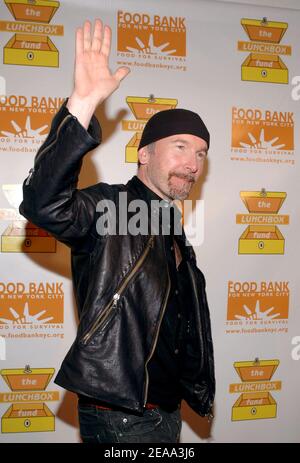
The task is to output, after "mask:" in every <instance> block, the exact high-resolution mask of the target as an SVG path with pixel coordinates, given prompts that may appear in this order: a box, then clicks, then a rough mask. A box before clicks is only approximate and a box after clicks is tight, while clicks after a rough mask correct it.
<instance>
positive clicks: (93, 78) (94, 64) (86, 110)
mask: <svg viewBox="0 0 300 463" xmlns="http://www.w3.org/2000/svg"><path fill="white" fill-rule="evenodd" d="M110 46H111V29H110V27H109V26H104V27H103V25H102V22H101V20H100V19H96V20H95V25H94V32H93V35H92V33H91V23H90V21H85V23H84V26H83V27H79V28H77V30H76V57H75V72H74V90H73V93H72V95H71V96H70V98H69V101H68V103H67V107H68V109H69V111H70V112H71V113H72V114H74V115H75V116H76V117H77V118H78V119H79V121H80V122H81V124H82V125H83V126H84V127H86V128H87V127H88V124H89V121H90V118H91V117H92V115H93V112H94V111H95V109H96V107H97V106H98V104H100V103H101V102H102V101H104V100H105V99H106V98H107V97H108V96H109V95H111V94H112V93H113V92H114V91H115V90H116V89H117V88H118V87H119V85H120V82H121V80H122V79H124V77H126V76H127V74H128V73H129V72H130V70H129V68H127V67H120V68H118V69H117V70H116V72H115V73H112V72H111V71H110V69H109V66H108V60H109V54H110Z"/></svg>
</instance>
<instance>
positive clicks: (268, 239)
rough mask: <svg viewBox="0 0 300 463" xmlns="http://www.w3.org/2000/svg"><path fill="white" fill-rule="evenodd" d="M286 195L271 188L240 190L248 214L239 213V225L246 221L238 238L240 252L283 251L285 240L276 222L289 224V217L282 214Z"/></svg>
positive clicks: (237, 221)
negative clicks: (244, 227)
mask: <svg viewBox="0 0 300 463" xmlns="http://www.w3.org/2000/svg"><path fill="white" fill-rule="evenodd" d="M286 196H287V194H286V193H284V192H277V191H269V192H267V191H266V190H265V189H264V188H262V189H261V191H241V192H240V197H241V199H242V201H243V203H244V204H245V206H246V208H247V209H248V211H249V214H237V216H236V223H237V224H247V225H248V226H247V228H246V230H244V232H243V233H242V235H241V236H240V238H239V244H238V253H239V254H284V247H285V239H284V236H283V235H282V233H281V231H280V230H279V228H278V226H277V225H279V224H280V225H288V224H289V216H288V215H279V214H278V211H279V209H280V208H281V206H282V204H283V202H284V200H285V198H286Z"/></svg>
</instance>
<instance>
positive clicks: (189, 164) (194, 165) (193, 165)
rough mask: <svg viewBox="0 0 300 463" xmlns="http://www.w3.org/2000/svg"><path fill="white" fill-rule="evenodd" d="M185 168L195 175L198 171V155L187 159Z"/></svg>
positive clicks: (192, 155)
mask: <svg viewBox="0 0 300 463" xmlns="http://www.w3.org/2000/svg"><path fill="white" fill-rule="evenodd" d="M185 167H186V169H187V170H188V171H189V172H192V173H193V174H195V173H196V172H197V171H198V169H199V161H198V159H197V155H196V154H190V155H189V156H188V158H187V159H186V164H185Z"/></svg>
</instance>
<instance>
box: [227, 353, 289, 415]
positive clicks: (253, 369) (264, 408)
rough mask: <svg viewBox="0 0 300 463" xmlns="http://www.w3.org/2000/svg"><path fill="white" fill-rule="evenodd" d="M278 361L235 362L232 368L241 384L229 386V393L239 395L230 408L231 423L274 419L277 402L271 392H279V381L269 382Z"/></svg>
mask: <svg viewBox="0 0 300 463" xmlns="http://www.w3.org/2000/svg"><path fill="white" fill-rule="evenodd" d="M279 363H280V362H279V360H277V359H275V360H259V359H258V358H256V359H255V360H254V361H252V362H251V361H250V362H249V361H242V362H235V363H234V368H235V370H236V372H237V374H238V375H239V377H240V379H241V381H242V383H241V384H240V383H238V384H230V386H229V393H230V394H236V393H240V396H239V398H238V399H237V400H236V402H235V403H234V405H233V407H232V413H231V420H232V421H246V420H259V419H267V418H276V416H277V402H276V401H275V399H274V397H273V396H272V394H271V391H272V392H273V391H280V390H281V381H271V378H272V376H273V375H274V373H275V371H276V370H277V368H278V365H279Z"/></svg>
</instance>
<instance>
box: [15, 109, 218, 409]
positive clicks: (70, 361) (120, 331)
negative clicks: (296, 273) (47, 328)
mask: <svg viewBox="0 0 300 463" xmlns="http://www.w3.org/2000/svg"><path fill="white" fill-rule="evenodd" d="M66 101H67V100H66ZM66 101H65V103H64V104H63V106H62V107H61V108H60V110H59V112H58V113H57V114H56V116H55V117H54V119H53V121H52V125H51V130H50V133H49V135H48V137H47V139H46V140H45V142H44V144H43V145H42V146H41V148H40V149H39V151H38V153H37V155H36V158H35V163H34V168H33V169H31V171H30V174H29V176H28V177H27V179H26V180H25V181H24V184H23V202H22V203H21V206H20V213H21V214H22V215H23V216H25V217H26V218H27V219H29V220H30V221H31V222H32V223H34V224H36V225H37V226H39V227H41V228H43V229H45V230H47V231H48V232H50V233H51V234H52V235H53V236H54V237H56V238H57V239H58V240H60V241H62V242H63V243H65V244H67V245H68V246H70V247H71V251H72V278H73V284H74V289H75V296H76V302H77V307H78V311H79V320H80V321H79V326H78V332H77V336H76V339H75V341H74V343H73V345H72V346H71V348H70V350H69V352H68V353H67V355H66V357H65V359H64V361H63V363H62V366H61V368H60V370H59V372H58V374H57V376H56V378H55V382H56V383H57V384H59V385H60V386H62V387H64V388H65V389H68V390H71V391H73V392H76V393H80V394H84V395H87V396H90V397H93V398H96V399H98V400H101V401H104V402H107V403H111V404H114V405H115V406H119V407H125V408H128V409H131V410H132V411H135V412H142V411H143V407H144V404H145V403H146V401H147V390H148V372H147V363H148V362H149V360H150V358H151V357H152V355H153V352H154V350H155V346H156V343H157V339H158V334H159V328H160V324H161V320H162V317H163V314H164V311H165V308H166V304H167V300H168V295H169V291H170V277H169V274H168V267H167V261H166V256H165V249H164V239H163V237H162V236H161V235H155V234H152V235H151V234H148V235H142V234H139V235H136V236H133V235H131V234H124V235H121V234H119V235H115V236H111V235H106V236H101V235H99V234H98V233H97V230H96V223H97V218H99V213H97V210H96V206H97V203H98V201H100V200H102V199H109V200H112V201H113V202H114V204H115V205H116V210H117V211H118V207H119V192H127V201H128V202H129V201H131V200H133V199H138V198H139V197H140V196H139V191H138V182H135V181H134V178H133V179H131V180H129V182H128V183H127V184H126V185H108V184H106V183H98V184H96V185H93V186H91V187H88V188H85V189H82V190H77V189H76V185H77V179H78V174H79V171H80V167H81V163H82V158H83V156H84V155H85V154H86V153H87V152H88V151H90V150H92V149H93V148H95V147H96V146H98V145H99V143H100V141H101V129H100V126H99V124H98V121H97V119H96V118H95V116H93V118H92V120H91V123H90V125H89V128H88V130H85V129H84V128H83V127H82V126H81V124H80V123H79V122H78V120H77V119H76V117H74V116H73V115H72V114H70V113H69V111H68V109H67V108H66V106H65V105H66ZM116 215H117V217H118V214H116ZM187 249H188V262H187V266H188V270H189V273H190V277H191V281H192V286H193V289H194V291H193V294H192V300H193V304H192V307H191V310H192V316H193V323H194V327H195V330H196V333H197V340H198V342H197V346H194V349H193V351H189V352H188V356H189V358H188V359H187V362H189V365H192V368H189V371H192V373H191V374H190V376H189V377H188V378H187V377H185V378H182V379H181V386H182V391H183V398H184V399H185V400H186V401H187V403H188V404H189V405H190V406H191V408H192V409H193V410H194V411H196V412H197V413H198V414H199V415H201V416H207V415H210V414H211V407H212V403H213V400H214V393H215V379H214V360H213V346H212V338H211V327H210V318H209V309H208V305H207V300H206V293H205V279H204V276H203V274H202V272H201V271H200V270H199V269H198V268H197V265H196V259H195V253H194V251H193V249H192V247H191V246H188V247H187Z"/></svg>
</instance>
